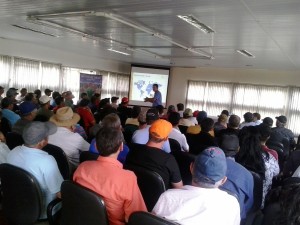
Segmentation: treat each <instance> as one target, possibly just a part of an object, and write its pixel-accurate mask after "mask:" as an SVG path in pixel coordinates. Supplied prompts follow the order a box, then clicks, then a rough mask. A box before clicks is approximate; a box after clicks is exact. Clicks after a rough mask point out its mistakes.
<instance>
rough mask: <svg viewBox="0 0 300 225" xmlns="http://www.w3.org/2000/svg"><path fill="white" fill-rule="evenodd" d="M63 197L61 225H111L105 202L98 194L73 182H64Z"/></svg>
mask: <svg viewBox="0 0 300 225" xmlns="http://www.w3.org/2000/svg"><path fill="white" fill-rule="evenodd" d="M61 195H62V217H61V224H64V225H83V224H84V225H100V224H101V225H109V222H108V217H107V212H106V207H105V204H104V201H103V199H102V197H101V196H100V195H98V194H97V193H96V192H94V191H92V190H90V189H88V188H86V187H83V186H81V185H79V184H76V183H75V182H73V181H64V182H63V183H62V185H61Z"/></svg>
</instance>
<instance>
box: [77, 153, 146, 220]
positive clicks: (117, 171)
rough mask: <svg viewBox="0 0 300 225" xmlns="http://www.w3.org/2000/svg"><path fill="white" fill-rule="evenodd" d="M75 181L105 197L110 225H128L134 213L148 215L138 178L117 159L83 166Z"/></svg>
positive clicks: (100, 160) (104, 158) (108, 158)
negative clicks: (143, 212)
mask: <svg viewBox="0 0 300 225" xmlns="http://www.w3.org/2000/svg"><path fill="white" fill-rule="evenodd" d="M73 180H74V181H75V182H77V183H79V184H81V185H83V186H85V187H87V188H89V189H91V190H93V191H95V192H97V193H98V194H99V195H101V196H102V197H103V200H104V202H105V205H106V210H107V214H108V219H109V222H110V225H125V222H127V221H128V218H129V216H130V214H131V213H133V212H135V211H145V212H146V211H147V208H146V206H145V203H144V200H143V197H142V195H141V192H140V189H139V187H138V185H137V178H136V176H135V174H134V173H133V172H132V171H129V170H124V169H123V166H122V164H121V163H120V162H119V161H118V160H116V159H114V158H110V157H102V156H99V157H98V159H97V161H85V162H83V163H81V164H80V165H79V167H78V168H77V170H76V171H75V173H74V176H73Z"/></svg>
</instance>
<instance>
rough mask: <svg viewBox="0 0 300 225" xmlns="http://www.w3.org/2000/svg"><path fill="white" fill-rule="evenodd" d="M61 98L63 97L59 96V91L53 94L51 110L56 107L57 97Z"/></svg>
mask: <svg viewBox="0 0 300 225" xmlns="http://www.w3.org/2000/svg"><path fill="white" fill-rule="evenodd" d="M60 96H61V95H60V94H59V92H58V91H54V92H53V93H52V99H51V101H50V105H51V108H52V109H53V108H54V107H55V106H56V103H55V99H56V98H57V97H60Z"/></svg>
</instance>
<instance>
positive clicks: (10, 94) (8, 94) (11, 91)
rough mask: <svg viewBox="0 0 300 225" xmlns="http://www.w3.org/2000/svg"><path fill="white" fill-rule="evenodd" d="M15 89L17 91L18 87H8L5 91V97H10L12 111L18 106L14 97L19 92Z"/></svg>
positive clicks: (15, 110)
mask: <svg viewBox="0 0 300 225" xmlns="http://www.w3.org/2000/svg"><path fill="white" fill-rule="evenodd" d="M17 91H18V89H16V88H13V87H12V88H9V89H8V90H7V92H6V97H7V98H8V99H10V100H11V102H12V104H13V109H12V111H14V112H17V111H18V106H17V103H18V101H17V100H16V97H17V95H18V94H19V93H18V92H17Z"/></svg>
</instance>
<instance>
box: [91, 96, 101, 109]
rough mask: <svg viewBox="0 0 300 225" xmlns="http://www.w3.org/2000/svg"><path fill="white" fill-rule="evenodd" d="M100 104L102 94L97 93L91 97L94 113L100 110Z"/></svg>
mask: <svg viewBox="0 0 300 225" xmlns="http://www.w3.org/2000/svg"><path fill="white" fill-rule="evenodd" d="M99 103H100V94H98V93H95V94H94V95H93V96H92V97H91V102H90V104H89V107H90V109H91V111H92V113H95V112H97V110H98V108H99Z"/></svg>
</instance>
